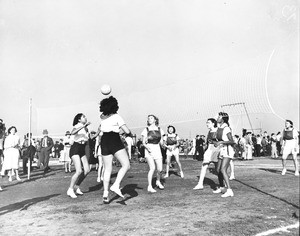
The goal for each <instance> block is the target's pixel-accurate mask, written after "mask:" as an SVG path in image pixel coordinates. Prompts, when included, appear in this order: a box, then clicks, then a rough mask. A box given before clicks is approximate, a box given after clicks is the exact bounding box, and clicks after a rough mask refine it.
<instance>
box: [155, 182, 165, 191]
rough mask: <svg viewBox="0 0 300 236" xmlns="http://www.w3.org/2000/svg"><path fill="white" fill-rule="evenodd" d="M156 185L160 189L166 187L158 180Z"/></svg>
mask: <svg viewBox="0 0 300 236" xmlns="http://www.w3.org/2000/svg"><path fill="white" fill-rule="evenodd" d="M156 186H157V187H158V188H159V189H164V188H165V187H164V186H163V185H162V184H161V182H160V181H156Z"/></svg>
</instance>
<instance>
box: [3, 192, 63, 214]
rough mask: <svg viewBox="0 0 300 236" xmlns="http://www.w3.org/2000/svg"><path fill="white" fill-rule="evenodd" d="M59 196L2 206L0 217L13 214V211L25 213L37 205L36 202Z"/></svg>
mask: <svg viewBox="0 0 300 236" xmlns="http://www.w3.org/2000/svg"><path fill="white" fill-rule="evenodd" d="M58 195H60V194H51V195H48V196H45V197H36V198H31V199H27V200H25V201H22V202H17V203H13V204H10V205H8V206H4V207H1V208H0V216H1V215H5V214H7V213H10V212H13V211H17V210H20V211H25V210H27V209H28V208H29V207H30V206H32V205H34V204H36V203H38V202H42V201H47V200H49V199H50V198H53V197H56V196H58Z"/></svg>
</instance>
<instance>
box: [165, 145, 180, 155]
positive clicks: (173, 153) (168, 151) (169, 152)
mask: <svg viewBox="0 0 300 236" xmlns="http://www.w3.org/2000/svg"><path fill="white" fill-rule="evenodd" d="M173 155H174V156H178V155H179V148H178V147H176V148H175V149H173V150H172V151H170V150H169V149H167V156H173Z"/></svg>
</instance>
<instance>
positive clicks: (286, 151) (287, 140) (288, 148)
mask: <svg viewBox="0 0 300 236" xmlns="http://www.w3.org/2000/svg"><path fill="white" fill-rule="evenodd" d="M282 138H283V143H282V149H283V151H282V166H283V170H282V173H281V174H282V175H285V173H286V159H287V157H288V156H289V155H290V154H292V155H293V160H294V165H295V176H299V164H298V160H297V154H298V152H299V147H298V131H297V130H296V129H295V128H293V122H292V121H291V120H286V121H285V129H284V130H283V134H282Z"/></svg>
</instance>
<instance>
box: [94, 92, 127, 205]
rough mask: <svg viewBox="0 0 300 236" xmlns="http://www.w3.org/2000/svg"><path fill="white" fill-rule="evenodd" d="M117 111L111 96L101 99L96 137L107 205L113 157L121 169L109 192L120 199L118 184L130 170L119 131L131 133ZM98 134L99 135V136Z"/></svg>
mask: <svg viewBox="0 0 300 236" xmlns="http://www.w3.org/2000/svg"><path fill="white" fill-rule="evenodd" d="M118 110H119V106H118V101H117V99H116V98H114V97H113V96H110V97H108V98H105V99H103V100H102V101H101V102H100V112H102V114H101V115H100V120H101V124H100V127H99V130H98V132H97V134H96V135H100V136H101V141H100V146H101V155H102V160H103V164H104V176H103V188H104V191H103V203H104V204H108V203H109V198H108V194H109V192H108V189H109V182H110V176H111V172H112V163H113V157H116V158H117V160H118V161H119V162H120V164H121V169H120V170H119V171H118V174H117V178H116V180H115V182H114V183H113V185H112V186H111V187H110V190H111V191H113V192H115V193H116V194H117V195H119V196H120V197H122V198H124V196H123V194H122V192H121V190H120V184H121V181H122V179H123V178H124V176H125V174H126V173H127V171H128V170H129V169H130V162H129V157H128V153H127V151H126V149H125V146H124V144H123V142H122V140H121V138H120V135H119V133H120V129H122V130H123V132H124V133H126V135H131V132H130V130H129V128H128V127H127V125H126V124H125V122H124V120H123V118H122V117H121V116H120V115H119V114H118V113H117V112H118ZM99 132H100V134H99Z"/></svg>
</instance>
